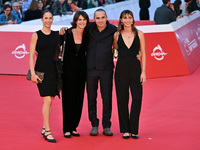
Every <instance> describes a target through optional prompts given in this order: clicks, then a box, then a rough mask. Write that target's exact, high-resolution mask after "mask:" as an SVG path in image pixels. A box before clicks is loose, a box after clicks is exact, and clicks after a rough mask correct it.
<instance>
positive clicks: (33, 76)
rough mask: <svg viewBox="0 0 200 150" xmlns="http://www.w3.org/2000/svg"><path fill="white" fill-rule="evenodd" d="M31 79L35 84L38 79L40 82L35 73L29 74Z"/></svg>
mask: <svg viewBox="0 0 200 150" xmlns="http://www.w3.org/2000/svg"><path fill="white" fill-rule="evenodd" d="M31 81H32V82H33V83H36V84H38V81H39V82H42V80H41V79H40V78H39V77H38V76H37V75H36V74H34V75H31Z"/></svg>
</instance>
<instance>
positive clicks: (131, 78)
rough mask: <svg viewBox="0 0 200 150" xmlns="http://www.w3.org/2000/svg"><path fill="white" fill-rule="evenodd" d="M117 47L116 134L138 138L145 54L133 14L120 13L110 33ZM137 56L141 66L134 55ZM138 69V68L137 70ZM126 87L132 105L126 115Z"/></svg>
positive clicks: (142, 35) (144, 78)
mask: <svg viewBox="0 0 200 150" xmlns="http://www.w3.org/2000/svg"><path fill="white" fill-rule="evenodd" d="M114 40H115V42H114V43H115V45H114V47H115V48H117V47H118V60H117V65H116V70H115V85H116V94H117V104H118V113H119V124H120V132H121V133H123V138H125V139H128V138H129V137H130V133H131V137H132V138H135V139H137V138H138V126H139V116H140V110H141V102H142V85H143V84H144V82H145V81H146V75H145V68H146V55H145V40H144V34H143V33H142V32H141V31H139V30H137V29H136V28H135V26H134V19H133V13H132V12H131V11H129V10H124V11H123V12H122V13H121V15H120V20H119V24H118V31H117V32H116V33H115V34H114ZM139 52H140V53H141V65H140V61H139V60H138V59H137V54H139ZM141 66H142V69H141ZM129 88H130V91H131V95H132V105H131V111H130V114H129V109H128V103H129Z"/></svg>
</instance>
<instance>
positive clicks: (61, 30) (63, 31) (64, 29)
mask: <svg viewBox="0 0 200 150" xmlns="http://www.w3.org/2000/svg"><path fill="white" fill-rule="evenodd" d="M67 29H68V28H67V27H62V28H61V29H60V32H59V34H60V35H64V34H65V31H66V30H67Z"/></svg>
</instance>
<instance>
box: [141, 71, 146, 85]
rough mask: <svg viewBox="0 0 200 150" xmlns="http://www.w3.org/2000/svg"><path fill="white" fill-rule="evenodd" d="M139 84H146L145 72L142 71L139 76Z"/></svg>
mask: <svg viewBox="0 0 200 150" xmlns="http://www.w3.org/2000/svg"><path fill="white" fill-rule="evenodd" d="M140 82H141V84H142V85H143V84H144V83H145V82H146V74H145V71H142V73H141V75H140Z"/></svg>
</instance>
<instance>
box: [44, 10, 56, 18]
mask: <svg viewBox="0 0 200 150" xmlns="http://www.w3.org/2000/svg"><path fill="white" fill-rule="evenodd" d="M45 13H51V14H52V12H51V11H50V10H48V9H46V10H44V11H43V12H42V14H41V18H43V16H44V14H45ZM52 16H53V14H52Z"/></svg>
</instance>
